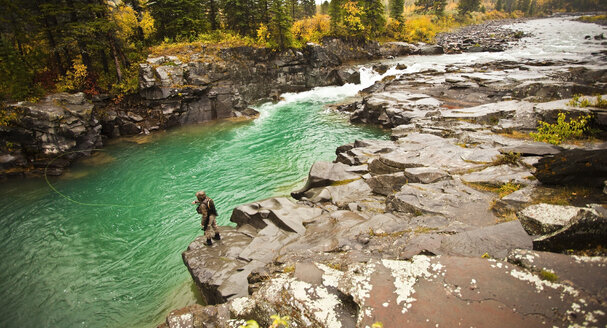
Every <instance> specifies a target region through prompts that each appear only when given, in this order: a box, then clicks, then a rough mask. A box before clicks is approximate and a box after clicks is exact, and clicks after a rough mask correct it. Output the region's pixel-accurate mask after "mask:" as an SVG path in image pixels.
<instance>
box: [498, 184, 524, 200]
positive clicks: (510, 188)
mask: <svg viewBox="0 0 607 328" xmlns="http://www.w3.org/2000/svg"><path fill="white" fill-rule="evenodd" d="M519 189H521V185H520V184H518V183H512V182H506V183H504V184H503V185H501V186H500V187H499V188H498V189H497V194H498V195H499V196H500V198H503V197H505V196H508V195H510V194H511V193H513V192H515V191H517V190H519Z"/></svg>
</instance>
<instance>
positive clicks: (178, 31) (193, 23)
mask: <svg viewBox="0 0 607 328" xmlns="http://www.w3.org/2000/svg"><path fill="white" fill-rule="evenodd" d="M149 6H150V8H151V10H152V16H153V17H154V20H155V21H156V26H157V29H158V30H157V32H158V37H159V38H160V39H161V40H162V39H164V38H169V39H191V38H193V37H195V36H196V35H198V34H200V33H203V32H206V31H208V30H209V28H210V26H209V24H208V20H207V19H206V17H205V16H206V10H205V7H204V6H203V5H202V2H201V0H163V1H154V2H151V3H150V5H149Z"/></svg>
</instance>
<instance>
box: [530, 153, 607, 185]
mask: <svg viewBox="0 0 607 328" xmlns="http://www.w3.org/2000/svg"><path fill="white" fill-rule="evenodd" d="M533 166H534V167H535V169H536V170H535V172H534V173H533V175H535V177H536V178H537V179H538V180H539V181H540V182H542V183H545V184H555V185H581V186H591V187H596V188H602V187H603V181H605V180H606V179H607V144H603V145H602V147H601V149H568V150H563V151H562V152H560V153H558V154H555V155H553V156H546V157H544V158H542V159H541V160H539V162H537V163H536V164H534V165H533Z"/></svg>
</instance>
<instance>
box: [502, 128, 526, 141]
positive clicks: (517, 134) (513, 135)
mask: <svg viewBox="0 0 607 328" xmlns="http://www.w3.org/2000/svg"><path fill="white" fill-rule="evenodd" d="M499 135H500V136H502V137H506V138H512V139H518V140H533V137H532V136H531V135H529V133H525V132H521V131H516V130H513V131H510V132H508V133H499Z"/></svg>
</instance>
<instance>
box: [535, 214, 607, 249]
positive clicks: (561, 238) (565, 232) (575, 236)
mask: <svg viewBox="0 0 607 328" xmlns="http://www.w3.org/2000/svg"><path fill="white" fill-rule="evenodd" d="M606 240H607V211H606V210H605V209H604V208H602V209H601V208H598V209H591V208H579V210H578V212H577V214H576V215H575V216H574V217H572V218H571V219H569V222H567V223H566V224H565V225H564V226H563V227H562V228H560V229H559V230H556V231H554V232H552V233H550V234H547V235H543V236H540V237H538V238H536V239H535V240H533V249H536V250H542V251H553V252H562V251H566V250H569V249H573V250H584V249H592V248H595V247H599V246H600V247H605V246H606V244H607V243H606V242H605V241H606Z"/></svg>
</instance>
